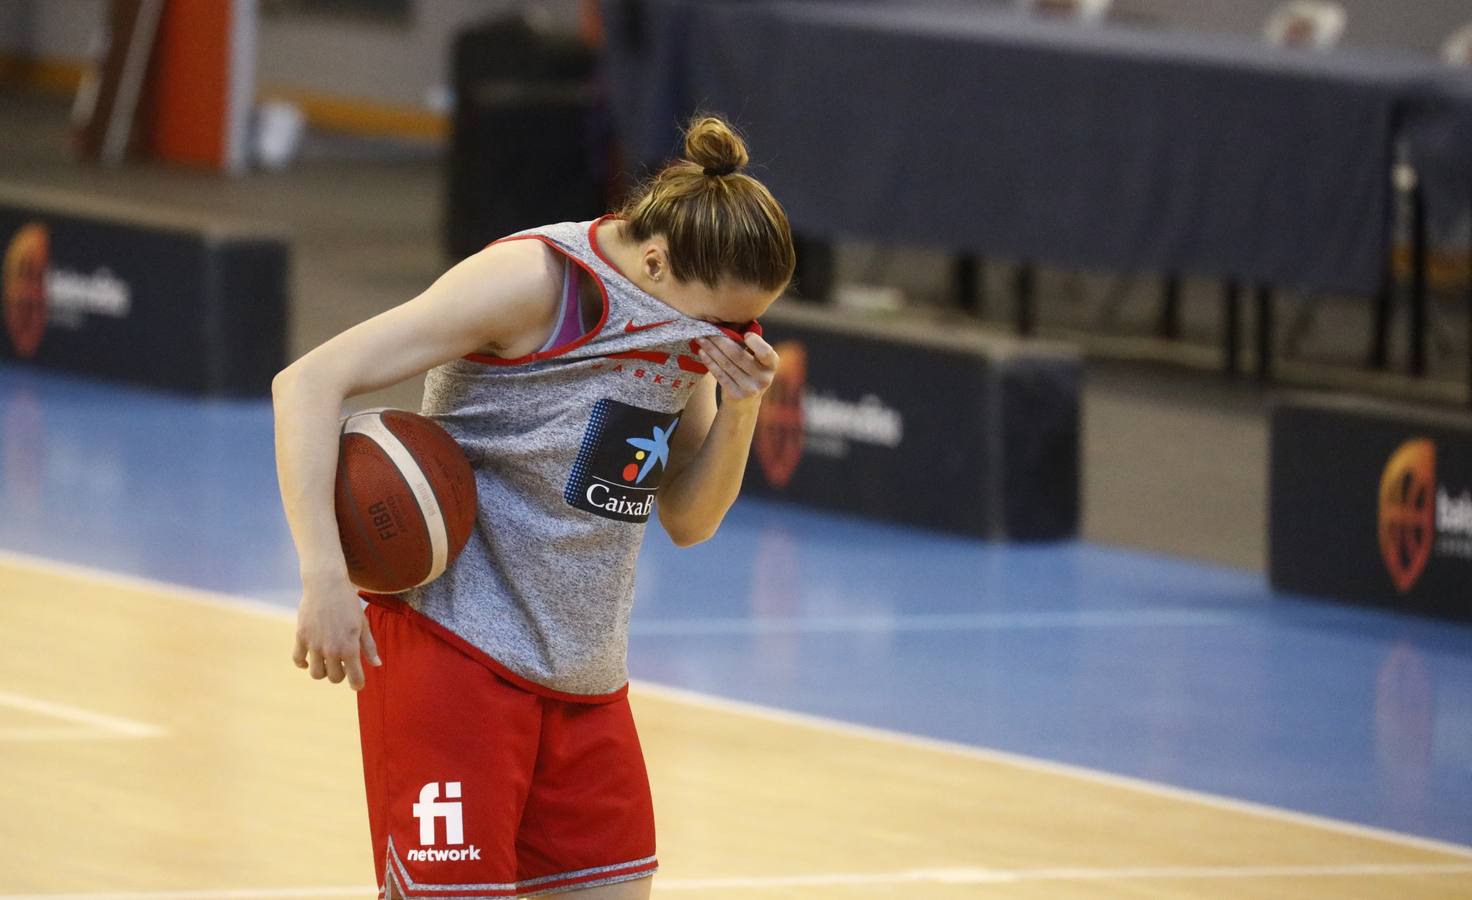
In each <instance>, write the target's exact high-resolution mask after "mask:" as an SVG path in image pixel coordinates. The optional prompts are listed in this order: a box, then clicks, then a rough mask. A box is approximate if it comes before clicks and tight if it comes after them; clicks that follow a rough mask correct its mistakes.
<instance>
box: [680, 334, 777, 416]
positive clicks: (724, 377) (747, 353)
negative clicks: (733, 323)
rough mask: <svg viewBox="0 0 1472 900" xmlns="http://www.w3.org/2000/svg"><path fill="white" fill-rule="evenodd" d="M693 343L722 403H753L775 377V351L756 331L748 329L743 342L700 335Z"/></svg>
mask: <svg viewBox="0 0 1472 900" xmlns="http://www.w3.org/2000/svg"><path fill="white" fill-rule="evenodd" d="M696 343H697V344H698V345H699V346H700V350H699V356H700V361H701V362H702V363H704V364H705V365H706V367H707V368H709V369H710V373H711V374H712V375H713V376H715V379H716V382H717V383H719V384H720V386H721V402H722V403H723V404H728V403H738V404H740V403H756V402H758V401H760V400H761V397H762V395H763V394H765V393H766V392H767V388H769V387H771V386H772V379H774V378H776V377H777V365H778V363H779V362H780V360H779V359H778V358H777V351H776V350H773V349H772V345H771V344H768V343H767V342H766V341H764V340H762V336H761V335H759V334H756V333H754V332H747V334H746V338H745V342H744V343H737V342H736V341H733V340H731V339H730V338H728V337H726V336H725V335H718V336H716V337H710V338H699V339H698V340H697V341H696Z"/></svg>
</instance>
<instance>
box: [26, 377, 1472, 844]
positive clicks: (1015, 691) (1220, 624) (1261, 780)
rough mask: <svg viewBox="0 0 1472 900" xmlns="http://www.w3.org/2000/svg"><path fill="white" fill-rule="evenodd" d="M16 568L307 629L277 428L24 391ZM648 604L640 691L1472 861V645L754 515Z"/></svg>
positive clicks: (1462, 636)
mask: <svg viewBox="0 0 1472 900" xmlns="http://www.w3.org/2000/svg"><path fill="white" fill-rule="evenodd" d="M0 549H4V550H9V551H14V552H20V553H26V554H31V555H35V556H41V557H47V558H50V559H55V560H61V561H66V562H71V563H78V564H83V565H87V566H92V567H97V568H103V569H108V570H112V571H117V572H123V573H128V574H134V575H140V576H145V577H149V578H155V579H161V580H165V581H170V582H176V583H179V584H184V585H190V586H194V587H200V588H206V589H211V590H216V591H226V592H231V593H236V594H244V595H249V596H252V597H257V598H262V599H266V600H268V601H270V602H274V603H279V604H281V605H284V606H288V607H290V606H293V605H294V604H295V600H296V593H295V591H296V561H295V557H294V552H293V550H292V546H291V542H290V538H289V535H288V534H287V530H286V523H285V520H284V518H283V516H282V514H281V511H280V507H279V501H278V499H277V495H276V486H275V474H274V469H273V458H272V433H271V412H270V408H269V404H267V403H264V402H200V401H194V400H189V399H184V398H178V397H172V396H168V395H161V394H155V393H149V392H143V391H135V390H130V389H122V388H117V387H114V386H108V385H101V384H97V383H95V382H88V381H82V380H78V379H73V378H69V377H63V376H57V375H48V374H41V373H36V372H31V371H26V370H19V369H16V368H11V367H0ZM639 579H640V580H639V603H638V606H637V611H636V615H635V625H634V640H633V648H632V665H633V670H634V675H635V676H636V677H639V678H643V679H647V680H650V681H656V682H661V683H665V684H670V685H676V686H679V687H685V688H690V689H693V690H698V691H703V692H707V693H711V694H717V695H721V696H725V697H730V698H735V699H740V700H747V701H752V702H756V703H761V704H765V705H770V706H775V707H780V708H784V709H790V710H796V711H801V712H807V713H813V714H818V715H823V716H829V717H834V718H838V719H843V720H847V721H852V722H858V723H863V724H869V725H875V726H879V727H884V728H891V729H897V730H902V731H906V732H911V733H914V734H919V735H926V736H930V737H935V738H942V739H947V740H953V741H958V742H962V743H967V744H972V745H977V746H985V747H991V748H997V749H1001V750H1007V751H1012V752H1016V753H1023V754H1027V755H1030V756H1036V757H1040V758H1044V759H1050V760H1057V761H1061V762H1067V763H1072V764H1076V765H1082V766H1088V767H1092V768H1096V769H1100V770H1104V771H1108V772H1115V773H1120V774H1125V775H1131V776H1136V777H1140V778H1145V779H1149V780H1152V781H1157V782H1161V783H1165V784H1170V785H1177V786H1182V787H1187V788H1193V789H1198V790H1205V791H1210V792H1213V793H1218V794H1223V795H1226V796H1230V797H1235V798H1241V799H1246V800H1252V801H1258V802H1263V803H1269V804H1273V805H1277V806H1282V807H1287V808H1290V809H1294V810H1300V811H1304V812H1310V813H1316V814H1321V815H1328V816H1333V817H1336V818H1341V819H1346V820H1350V821H1355V822H1361V823H1365V824H1369V825H1375V826H1380V827H1385V828H1391V829H1394V830H1397V831H1403V832H1407V833H1411V834H1417V835H1423V836H1428V837H1434V838H1440V839H1443V840H1449V841H1455V842H1458V843H1462V844H1472V629H1468V628H1464V627H1459V626H1454V625H1450V624H1446V623H1439V622H1433V621H1426V620H1420V619H1413V618H1409V617H1404V616H1398V615H1391V614H1386V613H1376V612H1368V611H1363V610H1357V609H1352V608H1347V607H1340V606H1336V605H1331V604H1326V603H1319V602H1312V601H1308V600H1304V599H1300V598H1294V597H1289V596H1283V595H1275V594H1273V593H1272V592H1271V591H1269V590H1268V588H1267V586H1266V584H1265V581H1264V579H1263V578H1262V577H1261V576H1259V575H1256V574H1251V573H1245V572H1238V571H1231V570H1224V569H1219V568H1212V567H1207V566H1201V565H1196V564H1192V563H1188V562H1183V561H1179V560H1172V559H1167V558H1162V557H1157V556H1151V555H1147V554H1141V553H1134V552H1126V551H1121V550H1114V549H1108V548H1104V547H1099V546H1093V545H1089V544H1083V543H1066V544H1055V545H1040V546H1008V545H999V544H982V543H977V542H973V541H967V540H961V539H957V538H951V537H946V536H942V535H936V534H926V533H920V532H915V531H912V530H908V529H901V528H896V527H890V526H883V525H876V524H873V523H866V522H860V521H856V520H852V519H844V518H838V517H833V516H828V515H823V514H818V513H813V512H809V511H803V510H798V509H795V508H792V507H786V506H781V505H774V504H765V503H758V502H753V501H743V502H742V503H740V504H739V505H738V506H737V508H736V509H735V510H734V511H733V512H732V514H731V516H730V517H729V518H728V520H727V523H726V525H725V527H724V528H723V529H722V531H721V533H720V535H719V536H718V537H717V538H716V539H715V540H714V541H711V542H710V543H707V544H704V545H701V546H699V547H696V548H692V549H689V550H678V549H676V548H675V547H674V546H673V545H672V544H670V543H669V541H668V540H666V539H665V538H664V537H663V536H662V534H660V533H659V532H658V531H657V529H651V535H650V539H649V541H648V545H647V549H646V552H645V554H644V558H643V560H642V562H641V567H640V573H639ZM0 598H3V585H0ZM283 659H284V657H283ZM283 664H285V663H283ZM978 812H979V813H980V812H981V811H978Z"/></svg>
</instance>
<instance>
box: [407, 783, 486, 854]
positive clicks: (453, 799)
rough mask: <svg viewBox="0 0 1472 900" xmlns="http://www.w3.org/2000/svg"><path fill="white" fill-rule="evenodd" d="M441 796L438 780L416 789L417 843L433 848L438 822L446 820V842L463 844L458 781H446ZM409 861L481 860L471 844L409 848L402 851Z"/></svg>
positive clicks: (463, 834)
mask: <svg viewBox="0 0 1472 900" xmlns="http://www.w3.org/2000/svg"><path fill="white" fill-rule="evenodd" d="M444 790H445V793H444V799H443V800H442V799H440V783H439V782H438V781H431V782H430V783H429V784H426V785H425V786H424V787H422V788H420V789H419V802H418V803H416V804H414V818H416V819H418V820H419V844H420V846H421V847H433V846H434V845H435V843H436V841H435V838H436V837H437V836H438V833H439V827H438V824H437V823H438V822H439V821H440V820H441V819H443V820H444V821H445V843H446V844H450V845H452V846H453V845H455V844H463V843H465V817H464V814H463V813H462V811H461V809H462V804H461V803H460V782H458V781H447V782H445V785H444ZM405 855H406V856H408V858H409V860H410V861H411V862H459V861H461V860H467V859H480V848H479V847H477V846H475V845H474V844H471V845H470V846H469V847H463V848H460V849H457V850H423V849H421V850H410V851H408V853H406V854H405Z"/></svg>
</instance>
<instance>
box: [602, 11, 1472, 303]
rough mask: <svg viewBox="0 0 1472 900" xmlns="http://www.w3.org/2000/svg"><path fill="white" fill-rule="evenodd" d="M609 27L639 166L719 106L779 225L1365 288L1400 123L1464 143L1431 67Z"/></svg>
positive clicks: (1379, 285) (1261, 280)
mask: <svg viewBox="0 0 1472 900" xmlns="http://www.w3.org/2000/svg"><path fill="white" fill-rule="evenodd" d="M605 13H606V15H607V17H608V21H609V33H610V35H611V36H612V40H611V41H610V59H609V70H610V75H611V81H612V87H613V93H614V100H615V109H616V113H617V115H618V117H619V119H620V123H621V126H622V130H623V133H624V137H625V140H626V141H627V143H628V146H629V150H630V151H631V155H632V156H633V157H634V158H636V159H642V160H646V161H653V160H658V159H663V158H667V157H668V156H669V155H670V154H671V153H672V152H674V151H676V150H677V149H678V148H677V147H676V146H675V145H674V140H675V138H676V136H677V125H678V123H679V122H680V121H682V120H683V119H684V118H686V117H688V115H689V114H690V113H691V112H693V111H694V110H695V109H696V108H698V107H704V108H708V109H715V110H720V111H722V112H724V113H726V114H727V115H729V116H731V117H733V118H734V119H735V120H736V121H737V122H738V123H739V124H741V125H743V126H744V127H745V128H746V129H747V132H748V138H749V140H750V143H751V147H752V150H753V153H754V163H755V166H754V174H756V175H758V176H759V177H761V178H762V179H763V180H764V181H765V182H766V183H767V184H768V185H769V186H770V187H771V188H772V190H773V192H774V193H775V194H776V195H777V196H778V197H779V198H780V199H781V200H782V202H783V204H784V205H785V206H786V208H787V210H788V212H789V215H790V217H791V219H792V222H793V225H794V228H796V229H798V230H801V231H803V232H807V233H812V234H817V235H823V236H825V237H832V238H837V237H849V238H856V239H865V240H875V241H887V242H894V243H904V244H918V245H928V246H934V247H939V248H947V249H951V250H954V251H958V252H961V253H987V254H998V255H1003V256H1008V257H1011V258H1014V259H1019V260H1035V261H1046V262H1050V263H1054V264H1058V265H1064V266H1076V267H1083V268H1106V269H1113V270H1153V271H1161V272H1173V273H1188V274H1192V275H1198V276H1207V277H1215V278H1219V279H1223V280H1225V281H1229V282H1232V283H1240V284H1256V285H1273V286H1276V287H1284V288H1293V289H1298V290H1305V291H1317V292H1344V293H1356V294H1375V293H1377V292H1381V291H1383V290H1384V289H1385V285H1386V279H1387V277H1388V266H1387V253H1386V249H1387V244H1388V242H1389V238H1390V235H1389V217H1390V207H1391V201H1392V191H1391V187H1390V183H1389V171H1390V164H1391V158H1392V149H1393V145H1394V142H1395V139H1396V136H1397V134H1398V133H1400V131H1399V129H1400V128H1401V125H1402V123H1403V122H1404V121H1405V120H1406V118H1407V116H1408V114H1409V113H1410V112H1411V111H1413V110H1414V111H1415V112H1416V113H1417V115H1418V116H1420V117H1421V118H1420V125H1421V126H1422V128H1421V131H1420V132H1418V133H1420V134H1427V133H1431V132H1435V131H1436V130H1437V129H1438V128H1441V131H1442V134H1443V136H1444V135H1445V134H1447V133H1451V134H1454V135H1459V134H1460V132H1458V131H1457V130H1456V129H1450V130H1448V129H1446V128H1445V127H1443V126H1441V125H1433V124H1432V123H1436V122H1441V121H1444V120H1445V119H1446V118H1447V115H1448V114H1447V113H1446V110H1447V109H1449V108H1451V107H1453V106H1455V104H1454V103H1452V102H1451V101H1450V100H1449V99H1447V98H1446V97H1443V99H1442V101H1440V102H1430V101H1428V100H1427V99H1426V98H1427V96H1428V92H1429V93H1430V94H1431V95H1435V94H1436V91H1442V92H1444V93H1447V92H1448V89H1447V88H1445V87H1444V86H1440V87H1437V85H1440V84H1441V83H1440V82H1439V81H1438V80H1437V76H1438V74H1439V73H1438V70H1437V67H1436V65H1435V63H1434V61H1431V60H1418V59H1407V58H1403V57H1400V56H1387V55H1382V54H1374V53H1363V52H1342V53H1334V54H1328V55H1322V54H1309V53H1288V52H1283V51H1281V50H1277V49H1275V48H1271V47H1265V46H1262V45H1261V44H1259V43H1257V42H1253V41H1248V40H1243V39H1239V38H1229V37H1222V36H1215V35H1201V34H1194V33H1182V32H1175V31H1165V30H1140V29H1132V28H1114V27H1111V28H1084V27H1079V26H1077V25H1074V24H1071V23H1067V22H1057V21H1051V20H1040V19H1035V18H1031V17H1026V16H1022V15H1019V14H1017V13H1015V12H1014V11H1012V10H1009V9H988V8H980V9H978V8H977V7H975V6H974V5H967V6H961V5H956V4H947V3H932V4H918V5H917V4H895V3H889V2H868V3H864V2H844V0H820V2H807V3H803V2H792V0H786V2H743V3H734V2H720V0H706V2H693V0H645V2H642V3H638V4H630V3H624V2H617V0H606V2H605ZM1452 95H1454V92H1453V94H1452ZM1459 140H1461V138H1460V137H1456V138H1454V141H1459ZM1460 146H1461V147H1462V149H1463V155H1464V156H1468V155H1472V151H1468V149H1467V148H1472V143H1468V144H1461V145H1460Z"/></svg>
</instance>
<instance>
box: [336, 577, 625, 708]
mask: <svg viewBox="0 0 1472 900" xmlns="http://www.w3.org/2000/svg"><path fill="white" fill-rule="evenodd" d="M358 596H359V597H362V598H363V599H364V600H367V601H368V602H369V603H373V604H376V605H378V606H381V607H383V608H384V609H388V610H392V611H394V612H398V613H403V614H405V615H411V616H415V617H417V621H418V622H419V624H420V625H423V626H424V627H425V628H426V629H428V630H429V631H431V632H433V633H434V634H435V636H437V637H438V638H439V639H440V640H442V641H444V642H445V643H447V644H449V645H450V646H452V647H454V648H455V649H456V650H459V651H460V652H461V653H464V654H465V655H466V656H468V657H470V658H471V659H473V660H475V661H476V662H478V663H480V664H481V665H483V666H485V667H486V668H487V669H490V670H491V671H492V672H495V673H496V674H497V675H499V676H501V677H502V678H504V679H506V680H507V681H509V682H511V683H512V684H514V685H516V686H517V687H519V688H521V689H522V690H524V691H530V692H532V693H533V694H539V695H541V696H543V697H550V698H551V699H553V700H561V701H563V702H565V703H587V704H590V705H594V706H596V705H599V704H603V703H612V702H614V701H615V700H619V699H622V698H623V697H624V696H625V695H627V694H628V692H629V685H628V682H625V683H624V685H623V687H621V688H619V689H618V690H616V691H613V692H612V693H608V694H569V693H566V692H565V691H557V690H553V689H552V688H549V687H547V686H545V685H540V684H537V683H536V682H535V681H531V680H529V679H527V678H523V677H522V676H520V675H518V674H516V673H515V672H513V671H511V670H510V669H508V668H506V667H505V666H503V665H501V664H500V663H499V662H497V661H496V660H495V659H493V658H492V657H491V656H490V654H488V653H486V652H485V651H484V650H482V649H480V648H479V647H477V646H475V645H474V644H472V643H470V642H469V641H467V640H465V638H463V637H461V636H460V635H458V634H456V633H455V632H453V631H451V630H450V629H448V628H446V627H445V626H443V625H441V624H440V623H438V622H436V621H435V620H434V619H431V618H430V617H429V616H426V615H425V614H424V613H422V612H420V611H419V610H417V609H415V608H414V607H412V606H410V605H409V604H407V603H405V602H404V601H403V600H401V599H400V598H398V597H395V596H393V595H391V594H374V593H371V592H369V591H359V592H358Z"/></svg>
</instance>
